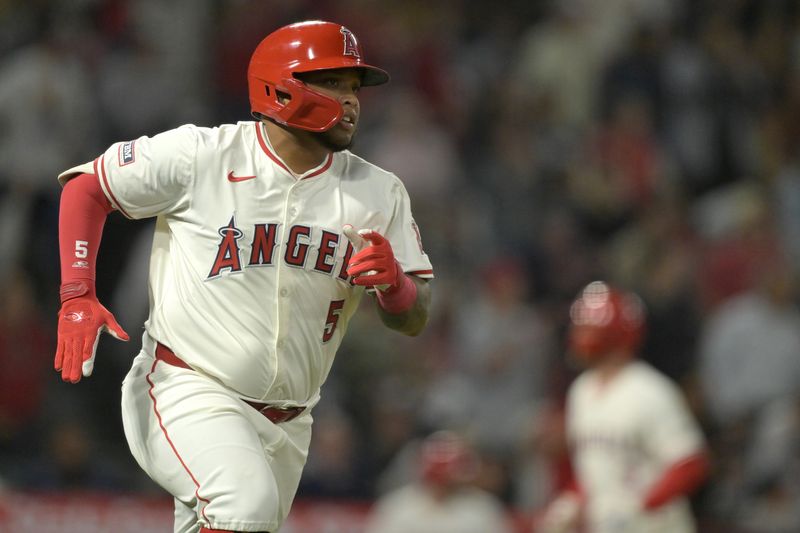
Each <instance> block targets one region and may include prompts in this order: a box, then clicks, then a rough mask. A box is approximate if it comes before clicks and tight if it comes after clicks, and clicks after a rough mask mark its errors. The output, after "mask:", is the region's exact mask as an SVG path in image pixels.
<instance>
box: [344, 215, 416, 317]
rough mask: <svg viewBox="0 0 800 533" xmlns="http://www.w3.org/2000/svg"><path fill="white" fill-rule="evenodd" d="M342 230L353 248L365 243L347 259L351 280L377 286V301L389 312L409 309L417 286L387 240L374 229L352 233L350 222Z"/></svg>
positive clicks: (414, 297) (368, 285)
mask: <svg viewBox="0 0 800 533" xmlns="http://www.w3.org/2000/svg"><path fill="white" fill-rule="evenodd" d="M344 233H345V236H346V237H347V238H348V239H350V242H352V243H353V246H354V247H356V248H358V247H360V246H363V245H364V244H366V243H369V246H367V247H366V248H364V249H363V250H361V251H360V252H358V253H357V254H355V255H354V256H353V257H351V258H350V262H349V263H348V266H347V273H348V274H349V275H350V276H353V283H354V284H356V285H364V286H367V287H375V288H377V289H378V302H379V303H380V306H381V307H382V308H383V309H384V310H385V311H387V312H389V313H393V314H398V313H403V312H405V311H407V310H408V309H410V308H411V306H412V305H414V302H415V301H416V299H417V286H416V285H415V284H414V282H413V281H411V278H409V277H408V276H406V275H405V273H404V272H403V269H402V268H400V264H399V263H398V262H397V261H396V260H395V258H394V252H393V251H392V245H391V244H389V241H388V240H386V238H385V237H384V236H383V235H381V234H380V233H378V232H377V231H374V230H370V229H362V230H360V231H358V232H356V231H355V229H354V228H353V227H352V226H350V225H347V226H345V227H344Z"/></svg>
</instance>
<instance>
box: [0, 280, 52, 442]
mask: <svg viewBox="0 0 800 533" xmlns="http://www.w3.org/2000/svg"><path fill="white" fill-rule="evenodd" d="M0 294H2V295H3V298H2V301H1V302H0V452H5V453H10V454H11V456H12V457H14V456H15V455H16V454H20V453H26V452H28V453H29V452H30V447H31V442H36V441H37V440H38V438H37V435H36V430H37V429H38V424H37V421H38V419H39V416H40V413H41V411H42V409H43V407H44V403H43V402H44V393H45V389H44V385H45V379H46V377H47V376H48V375H49V374H48V370H49V369H50V363H51V361H52V353H53V352H52V350H53V342H54V338H53V335H52V334H51V331H50V329H49V328H48V324H47V323H46V322H45V321H44V318H43V317H42V315H41V313H40V310H39V309H38V308H37V305H36V296H35V293H34V290H33V287H32V285H31V279H30V277H29V276H27V275H26V273H24V272H22V271H15V272H11V273H9V274H7V275H6V276H5V277H3V278H2V281H0Z"/></svg>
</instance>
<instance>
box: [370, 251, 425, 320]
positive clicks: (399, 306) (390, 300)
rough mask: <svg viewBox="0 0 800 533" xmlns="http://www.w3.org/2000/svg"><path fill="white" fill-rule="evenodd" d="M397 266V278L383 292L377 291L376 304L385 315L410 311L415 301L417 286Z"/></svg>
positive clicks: (398, 265) (397, 264)
mask: <svg viewBox="0 0 800 533" xmlns="http://www.w3.org/2000/svg"><path fill="white" fill-rule="evenodd" d="M395 265H396V266H397V276H396V278H395V282H394V283H392V284H391V285H390V286H389V288H387V289H386V290H385V291H381V290H378V291H377V296H378V304H379V305H380V306H381V308H382V309H383V310H384V311H386V312H387V313H391V314H393V315H397V314H400V313H404V312H406V311H408V310H409V309H411V307H412V306H413V305H414V302H415V301H416V300H417V284H416V283H414V280H413V279H411V277H409V276H408V275H406V274H405V272H403V269H402V268H401V267H400V264H399V263H397V262H395Z"/></svg>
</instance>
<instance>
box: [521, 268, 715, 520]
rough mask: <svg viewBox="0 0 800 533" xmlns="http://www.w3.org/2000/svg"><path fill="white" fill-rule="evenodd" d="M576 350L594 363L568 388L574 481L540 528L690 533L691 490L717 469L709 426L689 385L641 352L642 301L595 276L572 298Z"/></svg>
mask: <svg viewBox="0 0 800 533" xmlns="http://www.w3.org/2000/svg"><path fill="white" fill-rule="evenodd" d="M570 314H571V325H570V330H569V334H568V341H569V345H570V350H571V352H572V353H573V354H574V356H575V357H576V358H577V360H578V361H579V362H581V363H582V364H583V365H584V366H585V367H586V370H585V371H584V372H583V373H582V374H581V375H580V376H578V378H577V379H576V380H575V382H574V383H573V384H572V385H571V386H570V389H569V391H568V394H567V411H566V416H567V424H566V426H567V438H568V442H569V446H570V455H571V462H572V466H573V471H574V476H575V479H574V483H573V484H572V486H571V487H570V489H569V490H566V491H565V492H564V493H563V494H561V495H560V496H559V497H558V498H556V500H555V501H554V502H553V503H552V504H551V505H550V506H549V507H548V509H547V510H546V512H545V514H544V517H543V519H542V521H541V523H539V524H537V526H538V527H537V529H536V531H537V532H543V533H556V532H559V533H560V532H573V531H578V529H576V528H577V527H578V525H579V524H580V523H583V526H584V527H585V529H581V531H586V532H588V533H689V532H692V531H694V530H695V529H694V524H693V520H692V516H691V514H690V510H689V506H688V502H687V501H686V496H687V495H688V494H689V493H690V492H691V491H693V490H694V489H695V488H697V487H698V485H700V484H701V483H702V482H703V481H704V480H705V477H706V475H707V471H708V459H707V455H706V451H705V444H704V439H703V437H702V434H701V432H700V429H699V427H698V425H697V423H696V422H695V420H694V418H693V417H692V415H691V414H690V412H689V409H688V406H687V405H686V403H685V401H684V399H683V396H682V395H681V392H680V390H679V389H678V388H677V387H676V386H675V385H674V384H673V383H672V382H671V381H669V380H668V379H667V378H666V377H665V376H663V375H662V374H660V373H659V372H658V371H656V370H655V369H654V368H652V367H651V366H649V365H648V364H647V363H645V362H643V361H639V360H636V359H635V356H636V352H637V350H638V348H639V346H640V343H641V340H642V337H643V332H644V325H645V316H644V307H643V305H642V303H641V301H640V300H639V298H638V297H637V296H636V295H634V294H632V293H627V292H624V291H621V290H619V289H616V288H613V287H610V286H609V285H608V284H606V283H603V282H599V281H597V282H593V283H590V284H589V285H588V286H586V288H585V289H584V290H583V291H582V293H581V294H580V296H579V297H578V298H577V299H576V300H575V302H574V303H573V304H572V308H571V311H570Z"/></svg>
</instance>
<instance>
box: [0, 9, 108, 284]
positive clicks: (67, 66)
mask: <svg viewBox="0 0 800 533" xmlns="http://www.w3.org/2000/svg"><path fill="white" fill-rule="evenodd" d="M41 20H42V22H41V26H40V28H39V30H40V32H41V38H40V39H39V40H37V41H35V42H33V43H31V44H27V45H26V46H23V47H21V48H19V49H15V50H13V51H11V52H10V53H8V54H5V55H4V56H3V59H2V62H0V80H2V83H0V124H2V125H3V127H2V133H0V169H2V170H0V228H2V229H1V230H0V248H1V249H2V250H3V254H2V259H0V275H5V274H7V273H8V271H9V269H13V268H14V267H15V266H16V265H17V264H21V263H22V262H23V261H24V262H25V264H26V266H29V268H30V269H31V271H32V272H33V273H34V275H35V276H36V280H37V281H39V282H47V281H50V280H51V279H52V278H53V277H54V276H56V275H57V272H58V270H57V265H56V263H54V262H53V261H51V260H49V259H50V255H49V254H51V253H52V251H51V250H52V249H57V248H58V244H57V240H56V237H55V231H54V228H55V227H56V220H57V219H56V217H55V216H54V215H55V213H56V211H57V208H56V206H57V201H58V200H57V192H58V186H57V184H56V183H55V177H54V176H55V173H57V172H58V171H57V170H56V169H60V168H69V167H71V166H73V165H75V164H78V163H80V162H83V161H84V160H86V159H88V158H89V153H91V149H92V147H94V146H96V141H97V133H98V115H97V113H96V108H95V106H94V103H93V100H92V93H91V80H90V78H89V74H88V72H87V69H86V65H85V64H84V62H83V58H82V57H81V54H80V51H81V45H82V43H84V42H85V40H86V36H85V35H83V34H82V32H81V26H82V24H84V23H85V20H82V19H81V18H80V16H79V14H78V13H74V12H72V11H70V10H69V9H67V8H58V9H56V8H54V9H52V10H46V11H45V12H44V14H43V15H42V19H41ZM48 288H49V287H48Z"/></svg>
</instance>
